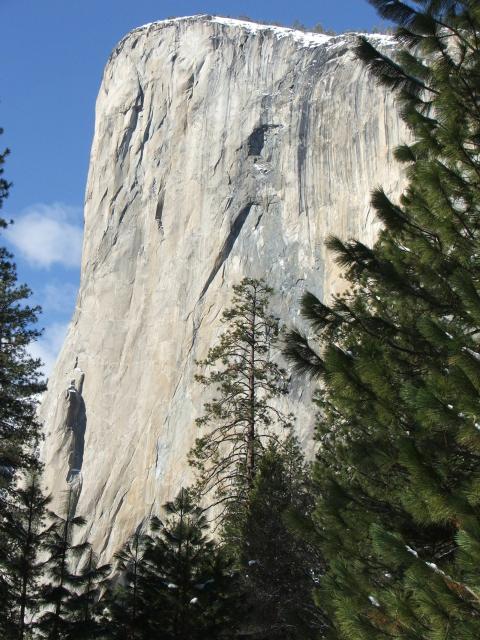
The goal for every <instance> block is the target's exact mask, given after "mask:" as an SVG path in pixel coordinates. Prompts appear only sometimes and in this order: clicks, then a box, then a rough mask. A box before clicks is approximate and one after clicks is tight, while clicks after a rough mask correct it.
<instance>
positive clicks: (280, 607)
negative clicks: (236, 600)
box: [225, 437, 324, 640]
mask: <svg viewBox="0 0 480 640" xmlns="http://www.w3.org/2000/svg"><path fill="white" fill-rule="evenodd" d="M310 490H311V487H310V482H309V475H308V468H307V466H306V465H305V463H304V461H303V457H302V454H301V452H300V448H299V445H298V443H297V441H296V439H295V438H293V437H290V438H289V439H288V441H287V442H286V443H284V444H283V445H282V446H281V447H279V446H278V445H275V444H272V445H270V446H269V447H268V448H267V450H266V451H265V454H264V456H263V458H262V460H261V462H260V464H259V467H258V472H257V475H256V477H255V482H254V487H253V490H252V492H251V495H250V499H249V503H248V507H247V510H246V514H245V518H244V520H243V522H242V525H241V530H240V532H239V534H238V537H237V536H233V535H231V534H230V536H228V537H229V538H230V539H234V540H235V539H239V540H240V546H239V548H238V549H231V551H232V552H233V554H234V555H235V556H236V557H238V559H239V565H240V568H241V576H242V581H241V582H242V592H243V593H244V594H245V595H244V612H243V615H242V618H241V621H240V627H241V630H242V633H243V634H244V635H245V636H248V637H253V638H262V639H264V640H267V639H272V640H274V639H282V640H288V639H297V638H318V637H319V633H320V632H321V631H322V630H323V627H324V622H323V620H322V618H321V616H320V615H319V613H318V611H317V610H316V609H315V606H314V603H313V599H312V592H313V588H314V586H315V584H316V582H317V580H318V578H319V576H320V575H321V573H322V571H323V561H322V559H321V557H320V556H319V554H318V552H317V550H316V549H315V547H313V546H312V545H310V544H308V543H307V542H306V541H305V540H303V539H301V538H299V536H298V535H296V534H294V533H293V532H292V530H291V527H290V526H289V524H288V516H289V515H290V514H291V512H295V513H299V514H300V515H301V516H302V518H304V517H306V516H307V515H308V514H309V513H310V512H311V509H312V506H313V505H312V500H311V498H310ZM225 526H227V528H228V521H227V522H226V523H225Z"/></svg>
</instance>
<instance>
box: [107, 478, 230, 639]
mask: <svg viewBox="0 0 480 640" xmlns="http://www.w3.org/2000/svg"><path fill="white" fill-rule="evenodd" d="M164 508H165V513H166V519H165V522H162V521H160V520H159V519H158V518H153V519H152V522H151V533H150V534H140V533H137V534H136V535H135V536H134V537H133V539H132V540H131V541H130V542H129V543H127V545H126V547H125V549H124V550H123V551H122V552H121V553H120V554H118V555H117V558H119V559H120V561H121V562H120V565H119V567H118V568H119V569H121V570H123V572H124V574H123V576H121V577H120V579H119V580H118V584H117V586H116V587H115V586H113V588H112V589H111V590H110V593H109V595H108V597H107V599H106V601H105V604H106V607H107V610H108V613H107V617H108V618H109V620H110V623H109V625H107V636H106V637H109V638H110V637H115V638H122V639H123V638H125V639H128V640H130V639H132V640H133V639H134V638H135V639H137V638H138V639H142V640H143V639H147V638H152V637H155V638H158V640H203V638H211V639H212V640H214V639H215V638H219V637H224V635H223V634H224V632H225V630H226V629H227V628H228V623H229V621H230V619H231V616H232V615H233V613H234V611H235V597H234V595H233V584H234V579H235V578H234V575H233V573H232V571H231V566H230V563H229V561H228V560H227V559H226V558H225V557H224V555H223V553H222V552H221V550H220V549H219V548H218V547H217V546H216V545H215V543H214V542H213V541H212V540H210V539H209V538H208V537H207V536H206V530H207V528H208V527H207V523H206V519H205V516H204V514H203V511H202V510H201V509H200V508H199V507H198V506H196V505H195V503H194V502H193V500H192V497H191V495H190V493H189V492H188V491H186V490H183V489H182V490H181V491H180V493H179V494H178V496H177V497H176V499H175V500H174V501H172V502H168V503H167V504H166V505H165V507H164ZM112 631H113V635H112Z"/></svg>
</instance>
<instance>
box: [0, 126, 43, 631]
mask: <svg viewBox="0 0 480 640" xmlns="http://www.w3.org/2000/svg"><path fill="white" fill-rule="evenodd" d="M2 132H3V131H2V130H1V129H0V134H1V133H2ZM8 153H9V151H8V150H6V151H4V152H3V153H1V154H0V208H1V207H2V206H3V202H4V199H5V198H6V197H7V196H8V192H9V188H10V186H11V185H10V183H9V182H7V180H6V179H5V178H4V177H3V172H4V168H3V165H4V163H5V159H6V157H7V155H8ZM6 227H7V223H6V221H5V220H4V219H3V218H0V231H1V230H2V229H5V228H6ZM30 294H31V292H30V289H29V288H28V287H27V286H25V285H18V283H17V272H16V267H15V264H14V262H13V256H12V255H11V253H9V252H8V251H7V250H6V248H5V247H0V630H1V631H2V632H3V637H9V636H8V634H11V633H13V634H14V637H23V634H24V632H25V627H24V625H25V607H26V606H27V601H28V606H30V605H31V604H32V602H31V601H30V597H31V595H32V591H31V589H34V584H35V579H36V567H35V561H34V559H33V553H32V548H31V547H30V545H31V544H32V545H33V546H35V543H34V540H33V539H31V538H29V536H28V523H27V525H26V526H27V532H26V531H25V530H24V526H25V524H26V520H25V518H27V519H28V518H29V517H31V518H32V519H33V520H32V522H31V524H32V525H34V528H35V527H36V524H37V520H36V518H37V515H38V514H39V513H40V511H41V502H42V499H41V498H39V505H38V507H39V511H38V512H35V513H34V511H35V506H34V505H33V509H34V511H30V512H29V503H28V501H29V497H28V495H27V494H26V493H23V489H20V490H17V489H18V482H19V481H20V477H21V475H22V474H25V473H27V472H33V473H34V474H35V473H36V472H38V470H39V468H40V465H39V463H38V459H37V456H36V444H37V443H38V439H39V425H38V423H37V421H36V418H35V411H36V406H37V400H36V398H37V396H38V394H39V393H41V392H42V391H43V390H44V388H45V386H44V384H43V382H42V381H41V376H40V370H39V367H40V362H39V361H38V360H35V359H33V358H31V357H30V356H29V354H28V346H29V344H30V343H31V342H32V341H34V340H36V339H37V338H38V337H39V336H40V333H41V332H40V331H38V330H37V329H35V328H34V326H33V325H34V324H35V323H36V322H37V317H38V313H39V308H38V307H31V306H29V305H28V304H26V300H27V299H28V297H29V296H30ZM32 481H33V480H32ZM30 488H31V489H32V491H35V490H36V489H34V488H33V485H30ZM27 493H28V492H27ZM30 506H32V503H31V502H30ZM16 517H18V518H19V520H18V522H17V523H16V524H15V522H14V520H15V518H16ZM39 517H40V516H39ZM40 519H41V517H40ZM35 531H36V530H35ZM35 535H36V533H35ZM29 570H31V571H32V574H31V575H30V576H28V572H29ZM22 581H23V586H22V587H20V592H18V590H17V589H18V587H19V585H22ZM25 581H26V582H25ZM25 589H26V590H25ZM16 596H18V597H19V600H18V599H16ZM19 603H21V604H20V611H19V610H18V604H19ZM18 629H19V634H20V635H18V634H17V630H18Z"/></svg>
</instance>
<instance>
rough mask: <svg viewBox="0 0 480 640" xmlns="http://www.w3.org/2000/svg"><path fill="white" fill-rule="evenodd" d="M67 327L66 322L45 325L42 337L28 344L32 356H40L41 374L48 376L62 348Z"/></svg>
mask: <svg viewBox="0 0 480 640" xmlns="http://www.w3.org/2000/svg"><path fill="white" fill-rule="evenodd" d="M67 329H68V323H67V322H65V323H61V322H54V323H52V324H50V325H48V327H46V329H45V331H44V333H43V335H42V337H41V338H40V339H39V340H37V341H36V342H32V343H31V344H30V345H29V349H28V350H29V352H30V355H31V356H32V357H33V358H40V360H41V361H42V363H43V366H42V368H41V370H42V372H43V374H44V375H45V376H46V377H48V376H49V375H50V372H51V371H52V369H53V365H54V364H55V361H56V359H57V356H58V354H59V352H60V349H61V348H62V345H63V342H64V340H65V336H66V333H67Z"/></svg>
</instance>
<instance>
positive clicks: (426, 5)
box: [287, 0, 480, 640]
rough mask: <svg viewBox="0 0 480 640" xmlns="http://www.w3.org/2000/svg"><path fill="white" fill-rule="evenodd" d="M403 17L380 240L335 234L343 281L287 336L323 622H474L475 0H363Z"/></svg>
mask: <svg viewBox="0 0 480 640" xmlns="http://www.w3.org/2000/svg"><path fill="white" fill-rule="evenodd" d="M372 4H373V5H374V6H376V7H377V9H378V10H379V12H380V14H381V16H382V17H383V18H386V19H390V20H393V21H395V22H396V23H397V24H398V25H399V28H398V31H397V39H398V42H399V43H400V44H401V45H403V49H401V51H400V52H399V53H398V55H396V57H395V60H394V61H392V60H390V59H389V58H388V57H387V56H385V55H384V54H382V53H381V52H378V51H376V50H375V49H374V48H373V47H372V46H371V44H369V42H368V41H366V40H363V41H362V42H361V43H360V45H359V48H358V53H359V55H360V56H361V57H362V58H363V59H364V60H365V61H366V64H367V65H368V66H369V68H370V69H371V70H372V72H373V73H374V74H375V75H376V76H377V77H378V78H379V79H380V80H381V81H382V82H383V83H384V84H386V85H387V86H389V87H391V88H392V90H394V91H395V92H396V95H397V98H398V101H399V104H400V105H401V107H402V114H403V117H404V119H405V122H406V123H407V124H408V126H409V127H410V129H411V131H412V133H413V137H414V141H413V143H411V144H406V145H404V146H402V147H401V148H399V149H398V150H397V154H396V155H397V158H398V160H399V161H401V162H404V163H405V166H406V171H407V176H408V178H409V183H408V186H407V188H406V190H405V192H404V193H403V195H402V197H401V198H400V201H399V202H393V201H392V200H391V199H390V198H389V197H388V196H387V194H385V193H384V191H383V190H382V189H377V190H376V191H375V192H374V194H373V200H372V202H373V206H374V208H375V210H376V212H377V215H378V216H379V218H380V220H381V221H382V222H383V224H384V231H382V232H381V233H380V236H379V239H378V241H377V243H376V244H375V246H374V247H373V249H372V248H369V247H367V246H365V245H363V244H362V243H360V242H358V241H349V242H344V241H340V240H338V239H331V240H330V241H329V246H330V249H332V250H333V251H334V252H336V254H337V261H338V262H339V264H340V265H342V266H343V267H344V268H345V269H346V274H347V277H348V279H349V280H350V282H351V289H350V290H349V291H348V292H347V293H345V294H344V295H341V296H338V297H337V298H336V299H335V300H334V302H333V304H332V305H331V306H327V305H325V304H323V303H322V302H320V301H319V300H318V299H316V298H315V297H314V296H313V295H311V294H307V295H306V296H305V298H304V300H303V315H304V318H305V319H306V320H307V321H308V322H309V324H310V331H311V333H313V334H315V333H316V335H317V337H318V346H317V348H315V340H314V339H313V338H309V339H307V338H306V337H305V336H303V335H301V334H300V333H298V332H292V333H291V334H290V336H289V341H288V347H287V352H288V354H289V355H290V357H291V358H292V359H293V360H294V361H295V362H296V364H297V367H298V368H299V369H300V370H302V371H307V372H310V373H311V374H313V375H314V376H319V377H320V378H321V379H322V380H323V385H322V391H321V393H319V396H318V403H319V405H320V408H321V413H322V421H321V423H320V425H319V429H318V436H319V441H320V448H319V455H318V458H319V459H318V463H317V465H316V475H317V480H318V483H319V486H320V491H319V496H318V500H317V508H316V511H315V514H314V523H315V527H316V530H317V534H318V536H319V537H320V538H321V540H322V542H321V545H322V548H323V551H324V553H325V554H326V556H327V560H328V572H327V575H326V576H325V578H323V579H322V581H321V582H322V589H321V590H320V593H319V596H318V602H319V604H320V605H321V606H323V607H324V608H326V609H327V610H328V612H329V613H330V614H331V616H332V619H333V620H334V624H333V626H332V629H331V637H332V638H342V639H345V640H347V639H348V640H357V639H362V640H367V639H368V640H372V639H381V638H382V639H383V638H402V639H409V640H413V639H422V640H427V639H428V640H439V639H440V638H442V639H443V640H449V639H451V640H458V639H459V638H461V639H462V640H473V639H474V638H478V637H480V581H479V576H480V574H479V572H478V566H479V563H480V498H479V486H480V485H479V479H480V420H479V416H480V402H479V392H480V348H479V339H480V326H479V322H480V262H479V260H480V5H479V3H478V2H477V1H476V0H464V1H461V2H453V1H449V0H422V1H421V2H420V1H419V2H411V3H409V4H407V3H404V2H400V1H397V0H372Z"/></svg>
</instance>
